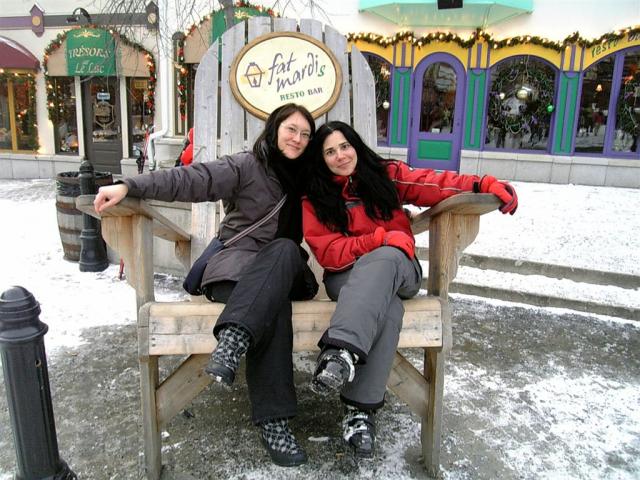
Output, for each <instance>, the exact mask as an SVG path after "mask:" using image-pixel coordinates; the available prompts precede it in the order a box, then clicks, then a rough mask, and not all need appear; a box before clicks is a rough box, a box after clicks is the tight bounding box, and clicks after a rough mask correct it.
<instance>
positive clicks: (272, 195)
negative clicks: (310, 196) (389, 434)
mask: <svg viewBox="0 0 640 480" xmlns="http://www.w3.org/2000/svg"><path fill="white" fill-rule="evenodd" d="M314 133H315V124H314V120H313V117H312V116H311V114H310V113H309V111H308V110H306V109H305V108H304V107H302V106H299V105H296V104H286V105H283V106H281V107H279V108H277V109H276V110H274V111H273V112H272V113H271V115H270V116H269V118H267V121H266V124H265V128H264V130H263V132H262V133H261V135H260V136H259V137H258V139H257V140H256V142H255V144H254V145H253V150H252V151H251V152H242V153H237V154H233V155H225V156H222V157H221V158H219V159H218V160H216V161H213V162H205V163H193V164H192V165H190V166H188V167H180V168H173V169H170V170H162V171H157V172H152V173H149V174H146V175H139V176H136V177H131V178H125V179H124V180H123V181H122V183H118V184H116V185H111V186H108V187H101V188H100V191H99V192H98V195H96V199H95V202H94V205H95V208H96V211H97V212H98V213H100V212H102V211H103V210H105V209H107V208H109V207H110V206H112V205H115V204H117V203H118V202H119V201H120V200H122V199H123V198H124V197H125V196H131V197H138V198H145V199H157V200H163V201H174V200H177V201H183V202H203V201H216V200H223V201H224V204H225V213H226V215H225V217H224V220H223V221H222V222H221V225H220V231H219V232H218V236H219V238H220V240H222V241H225V240H228V239H229V238H231V237H233V236H234V235H236V234H237V233H239V232H242V231H244V230H245V229H246V228H248V227H250V226H251V225H253V224H255V223H256V222H258V221H260V220H261V219H263V218H264V217H266V216H268V214H269V213H271V212H273V210H274V207H275V206H276V205H277V204H278V203H279V202H280V200H281V199H282V198H283V196H284V195H286V200H285V202H284V204H283V205H282V207H281V208H280V210H279V211H278V213H277V214H276V215H273V217H272V218H271V219H270V220H268V221H266V222H265V223H264V224H262V225H261V226H260V227H259V228H257V229H255V230H254V231H252V232H251V233H249V234H248V235H246V236H244V237H242V238H241V239H240V240H238V241H237V242H235V243H233V244H232V245H231V246H229V247H228V248H225V249H223V250H221V251H220V252H219V253H217V254H216V255H215V256H214V257H212V259H210V261H209V262H208V263H207V266H206V269H205V271H204V274H203V279H202V284H201V288H202V291H203V293H204V294H205V295H206V297H207V298H208V299H209V300H211V301H219V302H223V303H226V306H225V308H224V310H223V312H222V313H221V315H220V317H219V319H218V321H217V323H216V326H215V327H214V331H213V333H214V335H215V336H216V338H217V339H218V345H217V347H216V349H215V350H214V351H213V353H212V354H211V359H210V361H209V364H208V365H207V367H206V368H205V371H206V372H207V373H208V374H209V375H211V376H212V377H213V378H214V380H215V381H216V382H218V383H219V384H221V385H223V386H227V387H229V386H230V385H231V384H232V383H233V381H234V379H235V372H236V370H237V368H238V364H239V361H240V357H241V356H242V355H244V354H245V353H246V355H247V368H246V377H247V385H248V387H249V397H250V400H251V407H252V420H253V422H254V423H255V424H256V425H259V426H260V427H261V433H262V435H261V437H262V442H263V444H264V445H265V448H266V449H267V451H268V453H269V455H270V456H271V459H272V460H273V461H274V463H276V464H278V465H282V466H296V465H300V464H302V463H305V462H306V460H307V456H306V453H305V452H304V450H303V448H302V447H301V446H300V444H299V443H298V442H297V440H296V439H295V437H294V436H293V434H292V433H291V430H290V429H289V426H288V419H289V418H291V417H293V416H295V414H296V408H297V402H296V393H295V388H294V384H293V361H292V355H291V353H292V349H293V331H292V325H291V300H303V299H309V298H313V296H315V294H316V292H317V288H318V285H317V283H316V282H315V279H314V277H313V274H312V273H311V271H310V269H309V267H308V266H307V263H306V261H307V259H308V255H307V254H306V252H304V250H302V248H301V247H300V243H301V242H302V212H301V200H300V199H301V194H302V192H301V191H300V185H302V184H303V183H304V182H303V181H302V178H301V176H302V167H303V165H304V161H305V150H306V148H307V145H308V143H309V141H310V139H311V137H312V136H313V134H314Z"/></svg>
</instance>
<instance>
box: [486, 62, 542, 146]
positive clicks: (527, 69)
mask: <svg viewBox="0 0 640 480" xmlns="http://www.w3.org/2000/svg"><path fill="white" fill-rule="evenodd" d="M553 80H554V77H553V74H551V75H550V74H549V72H548V71H545V68H544V65H543V64H536V63H529V61H528V58H524V59H522V60H519V61H517V62H514V63H511V64H506V65H504V66H503V67H502V68H500V69H498V70H497V72H496V74H495V78H494V80H493V82H492V83H491V91H490V92H489V112H488V115H489V122H490V125H491V126H493V127H496V128H498V129H499V130H500V131H501V132H503V133H511V134H512V135H518V134H520V133H523V130H526V131H528V132H530V133H533V132H535V131H536V130H538V128H539V127H541V126H543V125H546V124H548V122H549V118H550V117H551V112H553V105H552V104H553V93H554V87H553ZM519 94H521V95H522V97H521V96H520V95H519ZM514 97H516V98H518V99H519V100H520V101H521V102H522V103H523V105H522V107H521V108H520V109H519V110H518V112H513V111H512V110H511V108H509V105H508V103H507V102H509V101H511V100H510V99H513V98H514Z"/></svg>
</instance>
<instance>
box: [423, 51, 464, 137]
mask: <svg viewBox="0 0 640 480" xmlns="http://www.w3.org/2000/svg"><path fill="white" fill-rule="evenodd" d="M456 84H457V81H456V72H455V70H454V69H453V68H452V67H451V66H450V65H449V64H447V63H444V62H438V63H434V64H433V65H430V66H429V67H428V68H427V70H426V71H425V72H424V78H423V80H422V103H421V107H422V108H421V111H420V131H421V132H430V133H451V132H452V131H453V114H454V111H455V104H456Z"/></svg>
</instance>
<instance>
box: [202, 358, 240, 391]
mask: <svg viewBox="0 0 640 480" xmlns="http://www.w3.org/2000/svg"><path fill="white" fill-rule="evenodd" d="M204 372H205V373H206V374H207V375H209V376H210V377H211V378H212V379H213V381H214V382H215V383H216V384H218V385H220V386H221V387H224V389H225V390H231V385H232V384H233V381H234V380H235V374H234V373H233V370H231V369H230V368H228V367H225V366H224V365H221V364H219V363H216V362H209V364H208V365H207V366H206V367H205V369H204Z"/></svg>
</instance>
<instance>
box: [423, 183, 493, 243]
mask: <svg viewBox="0 0 640 480" xmlns="http://www.w3.org/2000/svg"><path fill="white" fill-rule="evenodd" d="M499 206H500V200H498V197H496V196H495V195H493V194H492V193H460V194H458V195H454V196H453V197H449V198H447V199H445V200H443V201H441V202H440V203H438V204H437V205H434V206H433V207H431V208H430V209H428V210H425V211H424V212H420V213H419V214H418V215H416V216H415V217H413V219H412V221H411V229H412V230H413V233H414V234H415V235H418V234H419V233H422V232H425V231H427V230H428V229H429V223H430V222H431V220H432V219H433V218H435V217H437V216H438V215H441V214H443V213H445V212H449V213H453V214H457V215H483V214H485V213H489V212H492V211H493V210H495V209H497V208H498V207H499Z"/></svg>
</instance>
